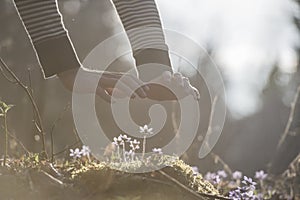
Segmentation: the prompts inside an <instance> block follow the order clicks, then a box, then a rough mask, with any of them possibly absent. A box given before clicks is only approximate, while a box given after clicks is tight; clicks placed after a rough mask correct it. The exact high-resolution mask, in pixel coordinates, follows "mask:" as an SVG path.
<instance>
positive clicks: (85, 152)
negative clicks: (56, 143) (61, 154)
mask: <svg viewBox="0 0 300 200" xmlns="http://www.w3.org/2000/svg"><path fill="white" fill-rule="evenodd" d="M90 154H91V150H90V148H89V147H88V146H86V145H83V146H82V149H81V150H79V148H76V149H70V157H72V158H74V159H77V158H81V157H82V156H85V157H87V158H89V157H90Z"/></svg>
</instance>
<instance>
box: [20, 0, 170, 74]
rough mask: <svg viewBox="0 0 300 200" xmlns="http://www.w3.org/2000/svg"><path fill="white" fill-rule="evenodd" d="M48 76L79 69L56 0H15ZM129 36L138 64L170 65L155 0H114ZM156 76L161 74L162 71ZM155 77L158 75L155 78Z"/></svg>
mask: <svg viewBox="0 0 300 200" xmlns="http://www.w3.org/2000/svg"><path fill="white" fill-rule="evenodd" d="M14 2H15V6H16V8H17V10H18V13H19V16H20V18H21V20H22V22H23V24H24V26H25V28H26V30H27V33H28V35H29V37H30V39H31V41H32V44H33V47H34V49H35V50H36V53H37V55H38V59H39V62H40V64H41V66H42V69H43V72H44V75H45V77H46V78H47V77H50V76H52V75H55V74H58V73H60V72H63V71H66V70H69V69H73V68H79V67H80V62H79V60H78V58H77V55H76V52H75V50H74V48H73V45H72V42H71V40H70V38H69V36H68V32H67V30H66V29H65V27H64V25H63V22H62V16H61V14H60V12H59V10H58V6H57V1H56V0H14ZM113 3H114V5H115V7H116V10H117V12H118V14H119V16H120V19H121V21H122V23H123V26H124V29H125V31H126V33H127V35H128V38H129V41H130V44H131V47H132V51H133V56H134V58H135V60H136V65H137V66H139V65H142V64H146V63H159V64H163V65H167V66H170V71H171V63H170V59H169V53H168V47H167V45H166V43H165V38H164V34H163V30H162V25H161V21H160V17H159V13H158V10H157V6H156V4H155V1H154V0H113ZM156 71H157V72H158V73H157V74H156V75H155V76H159V75H161V72H159V71H158V70H156ZM153 78H154V77H153Z"/></svg>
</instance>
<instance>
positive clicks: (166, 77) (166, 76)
mask: <svg viewBox="0 0 300 200" xmlns="http://www.w3.org/2000/svg"><path fill="white" fill-rule="evenodd" d="M171 77H172V74H171V72H169V71H164V72H163V74H162V79H163V80H164V81H166V82H171Z"/></svg>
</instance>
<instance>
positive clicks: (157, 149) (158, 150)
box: [152, 148, 163, 154]
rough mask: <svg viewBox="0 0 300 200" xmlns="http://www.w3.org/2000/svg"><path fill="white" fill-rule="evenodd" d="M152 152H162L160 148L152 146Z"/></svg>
mask: <svg viewBox="0 0 300 200" xmlns="http://www.w3.org/2000/svg"><path fill="white" fill-rule="evenodd" d="M152 152H153V153H157V154H162V153H163V152H162V150H161V148H153V149H152Z"/></svg>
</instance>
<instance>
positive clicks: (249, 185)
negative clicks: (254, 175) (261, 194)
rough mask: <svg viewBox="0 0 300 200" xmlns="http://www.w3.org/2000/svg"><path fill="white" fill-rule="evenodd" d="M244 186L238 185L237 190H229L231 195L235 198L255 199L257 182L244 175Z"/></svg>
mask: <svg viewBox="0 0 300 200" xmlns="http://www.w3.org/2000/svg"><path fill="white" fill-rule="evenodd" d="M242 183H243V186H242V187H238V188H236V189H235V190H232V191H230V192H229V197H230V198H231V199H233V200H240V199H245V200H255V199H257V198H256V195H254V191H255V189H256V188H255V186H256V184H257V183H256V182H254V181H253V180H252V179H251V178H249V177H247V176H244V179H243V181H242Z"/></svg>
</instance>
